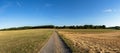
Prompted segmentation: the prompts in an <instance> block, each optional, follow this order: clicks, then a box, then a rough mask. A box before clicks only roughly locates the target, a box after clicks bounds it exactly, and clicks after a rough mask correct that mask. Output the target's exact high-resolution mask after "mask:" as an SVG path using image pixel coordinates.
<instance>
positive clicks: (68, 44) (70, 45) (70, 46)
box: [59, 34, 79, 53]
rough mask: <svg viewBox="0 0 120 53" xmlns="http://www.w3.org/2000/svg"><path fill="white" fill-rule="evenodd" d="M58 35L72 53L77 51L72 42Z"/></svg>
mask: <svg viewBox="0 0 120 53" xmlns="http://www.w3.org/2000/svg"><path fill="white" fill-rule="evenodd" d="M59 35H60V37H61V38H62V39H63V40H64V42H65V43H66V44H67V46H68V47H69V48H70V50H71V51H72V53H76V52H77V51H79V50H78V49H77V48H76V47H74V46H73V42H72V41H71V40H70V39H67V38H65V37H64V35H63V34H59Z"/></svg>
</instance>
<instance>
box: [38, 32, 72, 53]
mask: <svg viewBox="0 0 120 53" xmlns="http://www.w3.org/2000/svg"><path fill="white" fill-rule="evenodd" d="M38 53H71V50H70V49H69V48H68V47H67V45H66V44H65V43H64V42H63V40H62V39H61V38H60V37H59V36H58V34H57V32H56V31H55V32H54V33H53V34H52V36H51V37H50V39H49V40H48V42H47V43H46V44H45V45H44V46H43V47H42V48H41V50H40V51H39V52H38Z"/></svg>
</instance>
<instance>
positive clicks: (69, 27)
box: [1, 25, 106, 30]
mask: <svg viewBox="0 0 120 53" xmlns="http://www.w3.org/2000/svg"><path fill="white" fill-rule="evenodd" d="M23 29H106V26H105V25H72V26H65V25H64V26H54V25H42V26H23V27H13V28H6V29H1V30H23Z"/></svg>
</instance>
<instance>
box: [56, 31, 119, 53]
mask: <svg viewBox="0 0 120 53" xmlns="http://www.w3.org/2000/svg"><path fill="white" fill-rule="evenodd" d="M58 32H59V34H60V35H61V37H62V38H63V39H64V41H65V42H66V43H67V45H68V46H69V47H70V48H71V49H72V51H73V53H120V30H112V29H60V30H58Z"/></svg>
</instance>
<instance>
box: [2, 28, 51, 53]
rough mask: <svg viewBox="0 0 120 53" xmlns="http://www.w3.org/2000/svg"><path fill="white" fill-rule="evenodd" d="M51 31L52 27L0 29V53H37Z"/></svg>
mask: <svg viewBox="0 0 120 53" xmlns="http://www.w3.org/2000/svg"><path fill="white" fill-rule="evenodd" d="M52 33H53V30H52V29H30V30H16V31H14V30H13V31H0V53H37V52H38V51H39V50H40V49H41V47H42V46H43V45H44V44H45V43H46V42H47V40H48V39H49V37H50V36H51V35H52Z"/></svg>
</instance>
